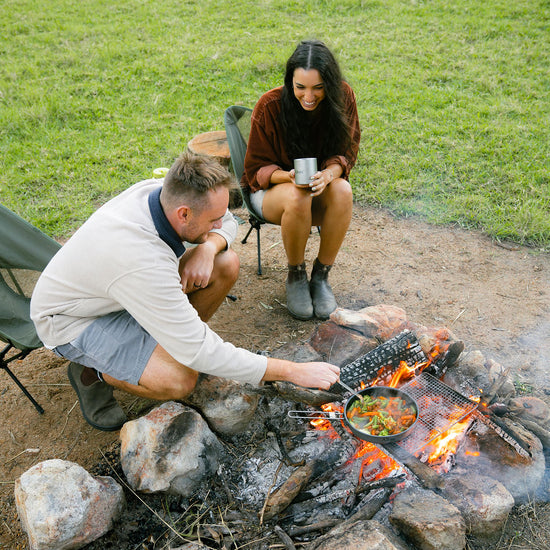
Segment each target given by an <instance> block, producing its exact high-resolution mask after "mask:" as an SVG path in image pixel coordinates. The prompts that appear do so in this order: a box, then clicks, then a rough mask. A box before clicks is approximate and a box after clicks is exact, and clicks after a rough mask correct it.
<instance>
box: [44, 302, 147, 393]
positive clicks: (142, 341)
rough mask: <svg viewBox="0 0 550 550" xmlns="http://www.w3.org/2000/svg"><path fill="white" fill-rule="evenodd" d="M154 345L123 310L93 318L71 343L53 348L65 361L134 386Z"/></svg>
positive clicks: (144, 331)
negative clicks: (89, 368)
mask: <svg viewBox="0 0 550 550" xmlns="http://www.w3.org/2000/svg"><path fill="white" fill-rule="evenodd" d="M156 345H157V342H156V341H155V339H154V338H153V337H152V336H151V335H150V334H149V333H148V332H147V331H146V330H145V329H144V328H143V327H141V325H139V324H138V323H137V321H136V320H135V319H134V318H133V317H132V316H131V315H130V314H129V313H128V312H127V311H116V312H114V313H109V314H108V315H105V316H104V317H100V318H99V319H96V320H95V321H94V322H93V323H92V324H91V325H90V326H89V327H87V328H86V329H85V330H84V332H83V333H82V334H81V335H80V336H78V337H77V338H75V339H74V340H73V341H72V342H69V343H68V344H63V345H62V346H57V347H56V348H54V350H53V351H54V352H55V353H56V354H57V355H59V356H60V357H63V358H65V359H68V360H69V361H74V362H75V363H80V364H81V365H84V366H86V367H91V368H93V369H96V370H98V371H99V372H101V373H104V374H108V375H110V376H112V377H113V378H116V379H117V380H122V381H124V382H129V383H130V384H135V385H137V384H138V382H139V379H140V378H141V375H142V374H143V371H144V370H145V367H146V366H147V362H148V361H149V358H150V357H151V354H152V353H153V350H154V349H155V347H156Z"/></svg>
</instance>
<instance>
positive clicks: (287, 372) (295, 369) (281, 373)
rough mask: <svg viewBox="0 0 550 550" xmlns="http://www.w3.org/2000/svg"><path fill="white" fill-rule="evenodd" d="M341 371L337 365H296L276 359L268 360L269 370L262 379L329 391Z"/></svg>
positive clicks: (315, 363)
mask: <svg viewBox="0 0 550 550" xmlns="http://www.w3.org/2000/svg"><path fill="white" fill-rule="evenodd" d="M339 376H340V369H339V368H338V367H337V366H336V365H331V364H330V363H323V362H320V361H319V362H312V363H294V362H292V361H286V360H284V359H276V358H274V357H268V358H267V368H266V371H265V374H264V376H263V378H262V380H263V381H264V382H268V381H274V380H282V381H286V382H292V383H294V384H297V385H299V386H304V387H306V388H319V389H322V390H328V389H329V388H330V387H331V386H332V385H333V384H335V383H336V382H337V381H338V378H339Z"/></svg>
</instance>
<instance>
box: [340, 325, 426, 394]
mask: <svg viewBox="0 0 550 550" xmlns="http://www.w3.org/2000/svg"><path fill="white" fill-rule="evenodd" d="M402 361H404V362H405V363H407V364H408V365H409V366H414V365H415V364H417V363H418V364H420V363H425V362H426V361H427V358H426V356H425V355H424V352H423V351H422V348H421V347H420V344H419V343H418V341H417V340H416V337H415V336H414V334H413V333H412V332H411V331H409V330H404V331H403V332H402V333H401V334H398V335H397V336H394V337H393V338H391V339H390V340H387V341H386V342H384V343H383V344H381V345H380V346H378V347H377V348H375V349H373V350H372V351H369V352H368V353H366V354H365V355H362V356H361V357H359V358H357V359H356V360H355V361H352V362H351V363H348V364H347V365H345V366H344V367H342V368H341V370H340V379H341V380H342V381H343V382H344V383H345V384H347V385H348V386H352V387H358V386H359V384H360V383H361V382H365V383H367V382H368V381H369V380H370V379H373V378H375V377H376V376H377V375H378V372H379V370H380V369H381V368H382V367H385V366H388V367H390V368H391V370H395V369H397V368H398V367H399V365H400V364H401V362H402ZM334 391H336V389H335V390H334Z"/></svg>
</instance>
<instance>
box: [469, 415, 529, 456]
mask: <svg viewBox="0 0 550 550" xmlns="http://www.w3.org/2000/svg"><path fill="white" fill-rule="evenodd" d="M473 415H474V418H475V419H476V420H480V421H481V422H482V423H483V424H485V425H486V426H487V427H489V428H491V429H492V430H493V431H494V432H495V433H497V434H498V435H499V436H500V437H501V438H502V439H503V440H504V441H506V443H508V444H509V445H511V446H512V448H513V449H515V451H516V452H517V453H518V454H519V455H520V456H521V457H523V458H525V459H531V453H530V452H529V451H528V450H526V449H524V448H523V447H522V446H521V445H520V443H519V442H518V441H516V439H515V438H514V437H512V436H511V435H510V434H509V433H508V431H507V430H506V429H504V428H503V427H501V425H500V422H499V421H498V420H497V419H496V418H495V419H494V420H491V419H489V418H487V417H486V416H484V415H483V414H481V413H480V412H479V411H474V413H473Z"/></svg>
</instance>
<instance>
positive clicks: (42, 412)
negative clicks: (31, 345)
mask: <svg viewBox="0 0 550 550" xmlns="http://www.w3.org/2000/svg"><path fill="white" fill-rule="evenodd" d="M0 368H3V369H4V370H5V371H6V372H7V373H8V374H9V375H10V376H11V378H12V380H13V381H14V382H15V383H16V384H17V385H18V386H19V388H20V389H21V391H22V392H23V393H24V394H25V395H26V396H27V397H28V398H29V399H30V401H31V403H32V404H33V405H34V408H35V409H36V410H37V411H38V412H39V413H40V414H44V409H43V408H42V407H41V406H40V405H39V404H38V403H37V402H36V401H35V399H34V397H33V396H32V395H31V394H30V393H29V392H28V391H27V388H25V386H23V384H21V382H19V379H18V378H17V376H15V374H13V372H11V370H10V369H9V368H8V367H7V366H6V365H0Z"/></svg>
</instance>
